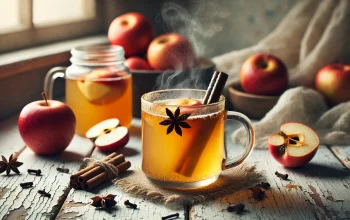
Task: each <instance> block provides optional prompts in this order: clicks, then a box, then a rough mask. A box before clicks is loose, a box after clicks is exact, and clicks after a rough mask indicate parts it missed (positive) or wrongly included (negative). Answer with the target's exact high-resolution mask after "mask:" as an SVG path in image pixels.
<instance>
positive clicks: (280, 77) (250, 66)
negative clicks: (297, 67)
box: [240, 54, 288, 95]
mask: <svg viewBox="0 0 350 220" xmlns="http://www.w3.org/2000/svg"><path fill="white" fill-rule="evenodd" d="M240 81H241V85H242V88H243V90H244V91H245V92H247V93H251V94H256V95H280V94H281V93H282V92H284V91H285V90H286V89H287V86H288V71H287V68H286V67H285V65H284V64H283V62H282V61H281V60H280V59H278V58H277V57H275V56H273V55H269V54H257V55H254V56H252V57H250V58H248V59H247V60H246V61H245V62H244V63H243V65H242V67H241V71H240Z"/></svg>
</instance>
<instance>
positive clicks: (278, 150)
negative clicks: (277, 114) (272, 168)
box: [268, 122, 320, 167]
mask: <svg viewBox="0 0 350 220" xmlns="http://www.w3.org/2000/svg"><path fill="white" fill-rule="evenodd" d="M319 144H320V139H319V137H318V135H317V133H316V132H315V131H314V130H313V129H311V128H310V127H308V126H306V125H304V124H301V123H295V122H289V123H285V124H283V125H282V126H281V128H280V132H279V133H278V134H272V135H271V136H270V137H269V140H268V147H269V151H270V153H271V155H272V156H273V158H275V159H276V160H277V161H278V162H279V163H280V164H282V165H283V166H285V167H299V166H302V165H304V164H306V163H308V162H309V161H310V160H311V159H312V158H313V157H314V156H315V154H316V152H317V149H318V146H319Z"/></svg>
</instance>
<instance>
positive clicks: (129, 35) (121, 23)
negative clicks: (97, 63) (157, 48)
mask: <svg viewBox="0 0 350 220" xmlns="http://www.w3.org/2000/svg"><path fill="white" fill-rule="evenodd" d="M153 37H154V28H153V26H152V24H151V22H150V21H149V20H148V19H147V18H146V17H145V16H143V15H142V14H140V13H137V12H130V13H126V14H123V15H121V16H119V17H117V18H115V19H114V20H113V21H112V23H111V25H110V26H109V29H108V40H109V42H110V43H111V44H112V45H119V46H122V47H123V48H124V50H125V56H127V57H129V56H134V55H137V54H144V53H146V51H147V47H148V45H149V43H150V42H151V40H152V39H153Z"/></svg>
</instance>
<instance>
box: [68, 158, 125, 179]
mask: <svg viewBox="0 0 350 220" xmlns="http://www.w3.org/2000/svg"><path fill="white" fill-rule="evenodd" d="M117 155H118V153H117V152H113V153H111V154H109V155H108V156H106V157H105V158H104V159H103V160H102V161H105V162H107V161H109V160H110V159H112V158H114V157H116V156H117ZM96 167H97V165H96V164H92V165H90V166H88V167H86V168H84V169H81V170H79V171H78V172H76V173H74V174H72V175H71V176H70V179H71V180H72V181H77V180H78V177H79V176H81V175H82V174H84V173H86V172H88V171H90V170H92V169H94V168H96Z"/></svg>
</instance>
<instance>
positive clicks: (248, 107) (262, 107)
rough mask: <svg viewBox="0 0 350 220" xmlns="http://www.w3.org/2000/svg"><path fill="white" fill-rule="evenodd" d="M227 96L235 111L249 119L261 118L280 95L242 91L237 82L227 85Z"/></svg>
mask: <svg viewBox="0 0 350 220" xmlns="http://www.w3.org/2000/svg"><path fill="white" fill-rule="evenodd" d="M229 97H230V101H231V103H232V106H233V108H234V110H235V111H238V112H241V113H243V114H245V115H246V116H248V117H249V118H251V119H261V118H263V117H264V116H265V115H266V113H267V112H269V111H270V110H271V109H272V108H273V107H274V106H275V105H276V103H277V101H278V99H279V98H280V96H264V95H254V94H249V93H246V92H244V91H243V89H242V87H241V85H240V84H239V83H237V84H232V85H231V86H230V87H229Z"/></svg>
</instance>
